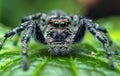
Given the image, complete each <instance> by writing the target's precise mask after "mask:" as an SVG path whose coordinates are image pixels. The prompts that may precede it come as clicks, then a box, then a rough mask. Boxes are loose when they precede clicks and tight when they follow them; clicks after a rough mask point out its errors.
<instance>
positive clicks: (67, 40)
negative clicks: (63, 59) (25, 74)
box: [0, 10, 118, 70]
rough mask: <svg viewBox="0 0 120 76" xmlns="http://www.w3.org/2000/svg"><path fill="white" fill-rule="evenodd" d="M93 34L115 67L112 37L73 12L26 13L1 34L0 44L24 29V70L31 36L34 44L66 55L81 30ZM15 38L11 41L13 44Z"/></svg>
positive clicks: (101, 28)
mask: <svg viewBox="0 0 120 76" xmlns="http://www.w3.org/2000/svg"><path fill="white" fill-rule="evenodd" d="M86 29H87V30H89V32H90V33H91V34H92V35H93V36H95V37H96V38H97V39H98V40H99V41H100V42H101V43H102V44H103V47H104V48H105V53H106V56H107V59H108V61H109V66H110V68H111V69H113V70H114V69H115V67H114V64H113V61H112V54H111V52H110V48H109V47H112V49H113V50H114V53H115V54H116V55H118V51H117V49H116V48H115V46H114V44H113V43H112V40H111V38H110V36H109V34H108V32H107V30H106V29H105V28H104V27H103V26H99V24H97V23H94V22H93V21H92V20H91V19H87V18H85V17H82V16H79V15H77V14H75V15H71V16H69V15H67V14H65V13H64V12H62V11H58V10H53V11H51V12H50V13H49V14H45V13H36V14H33V15H30V16H26V17H24V18H23V19H22V20H21V24H20V26H18V27H16V28H14V29H12V30H10V31H9V32H7V33H5V35H4V38H3V40H2V41H1V44H0V49H2V46H3V44H4V43H5V41H6V40H7V39H8V38H9V37H11V36H14V35H15V34H18V35H20V33H21V32H22V31H24V30H25V34H24V37H23V39H22V57H23V69H24V70H27V69H28V67H29V66H28V42H29V41H30V38H31V37H32V38H34V39H35V41H37V42H38V43H42V44H45V45H49V46H50V47H49V50H48V51H49V52H50V54H51V55H58V54H60V55H63V56H64V55H67V54H68V53H69V52H70V46H69V45H71V44H75V43H78V42H81V41H82V39H83V37H84V35H85V31H86ZM17 41H18V39H16V40H15V44H17Z"/></svg>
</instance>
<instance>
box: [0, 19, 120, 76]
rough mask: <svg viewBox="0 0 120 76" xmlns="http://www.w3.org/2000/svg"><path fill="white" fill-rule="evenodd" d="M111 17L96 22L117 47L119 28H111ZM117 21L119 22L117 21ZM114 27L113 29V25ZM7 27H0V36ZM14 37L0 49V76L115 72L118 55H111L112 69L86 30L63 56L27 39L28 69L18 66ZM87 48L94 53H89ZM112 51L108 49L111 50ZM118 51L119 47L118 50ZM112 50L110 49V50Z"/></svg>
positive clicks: (18, 51)
mask: <svg viewBox="0 0 120 76" xmlns="http://www.w3.org/2000/svg"><path fill="white" fill-rule="evenodd" d="M112 19H113V20H112V21H113V22H112V24H111V21H110V22H109V20H111V18H108V19H102V20H99V21H98V23H100V24H102V25H104V26H105V27H106V28H108V30H109V32H110V34H111V36H112V39H113V41H114V43H115V44H116V46H117V48H118V49H119V50H120V43H119V42H120V37H119V36H118V35H119V33H120V31H119V29H117V28H114V25H115V24H116V22H114V21H116V20H115V19H116V18H112ZM117 24H119V23H117ZM113 28H114V29H116V30H114V29H113ZM8 29H9V28H6V27H2V26H1V27H0V30H1V32H0V40H1V38H2V37H3V35H4V33H5V32H7V31H8ZM13 40H14V38H10V39H8V40H7V42H6V44H5V45H4V47H3V49H2V50H1V51H0V76H16V75H17V76H113V75H114V76H119V75H120V56H119V55H118V56H116V55H113V58H114V64H115V66H116V70H114V71H113V70H111V69H110V68H109V66H108V62H107V59H106V56H105V54H104V49H103V48H102V45H101V44H100V43H99V42H98V40H96V41H95V39H94V37H92V36H91V35H90V34H89V33H86V37H85V39H84V40H83V42H82V43H81V44H76V45H74V46H71V47H72V52H71V53H70V55H68V56H66V57H63V56H57V57H53V56H51V55H50V54H49V52H48V51H47V50H48V46H44V45H41V44H38V43H36V42H34V40H31V42H30V44H29V45H30V49H29V63H30V68H29V70H28V71H23V70H22V55H21V45H22V44H21V42H19V43H18V46H13V45H12V44H13ZM91 52H94V53H95V55H94V56H91ZM111 52H112V50H111ZM119 52H120V51H119ZM112 53H113V52H112Z"/></svg>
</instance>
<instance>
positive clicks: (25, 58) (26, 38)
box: [22, 21, 35, 70]
mask: <svg viewBox="0 0 120 76" xmlns="http://www.w3.org/2000/svg"><path fill="white" fill-rule="evenodd" d="M34 29H35V23H34V22H33V21H32V22H31V23H30V24H29V25H28V26H27V28H26V33H25V35H24V37H23V39H22V55H23V69H24V70H27V69H28V53H27V52H28V42H29V41H30V37H31V35H32V34H33V32H34Z"/></svg>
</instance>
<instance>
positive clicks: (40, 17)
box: [22, 13, 46, 22]
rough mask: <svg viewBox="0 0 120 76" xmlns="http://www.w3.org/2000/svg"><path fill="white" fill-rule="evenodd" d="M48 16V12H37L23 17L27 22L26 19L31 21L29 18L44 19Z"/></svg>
mask: <svg viewBox="0 0 120 76" xmlns="http://www.w3.org/2000/svg"><path fill="white" fill-rule="evenodd" d="M45 17H46V14H44V13H36V14H33V15H30V16H26V17H24V18H23V19H22V22H26V21H29V20H36V19H43V20H44V18H45Z"/></svg>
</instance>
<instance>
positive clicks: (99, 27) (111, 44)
mask: <svg viewBox="0 0 120 76" xmlns="http://www.w3.org/2000/svg"><path fill="white" fill-rule="evenodd" d="M96 29H97V30H99V31H101V32H103V34H104V35H105V36H106V38H107V40H108V41H109V45H110V46H111V47H112V49H113V51H114V53H115V54H116V55H118V54H119V52H118V51H117V49H116V47H115V45H114V44H113V42H112V40H111V38H110V35H109V33H108V31H107V30H106V29H105V28H104V27H103V26H99V25H98V24H96Z"/></svg>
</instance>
